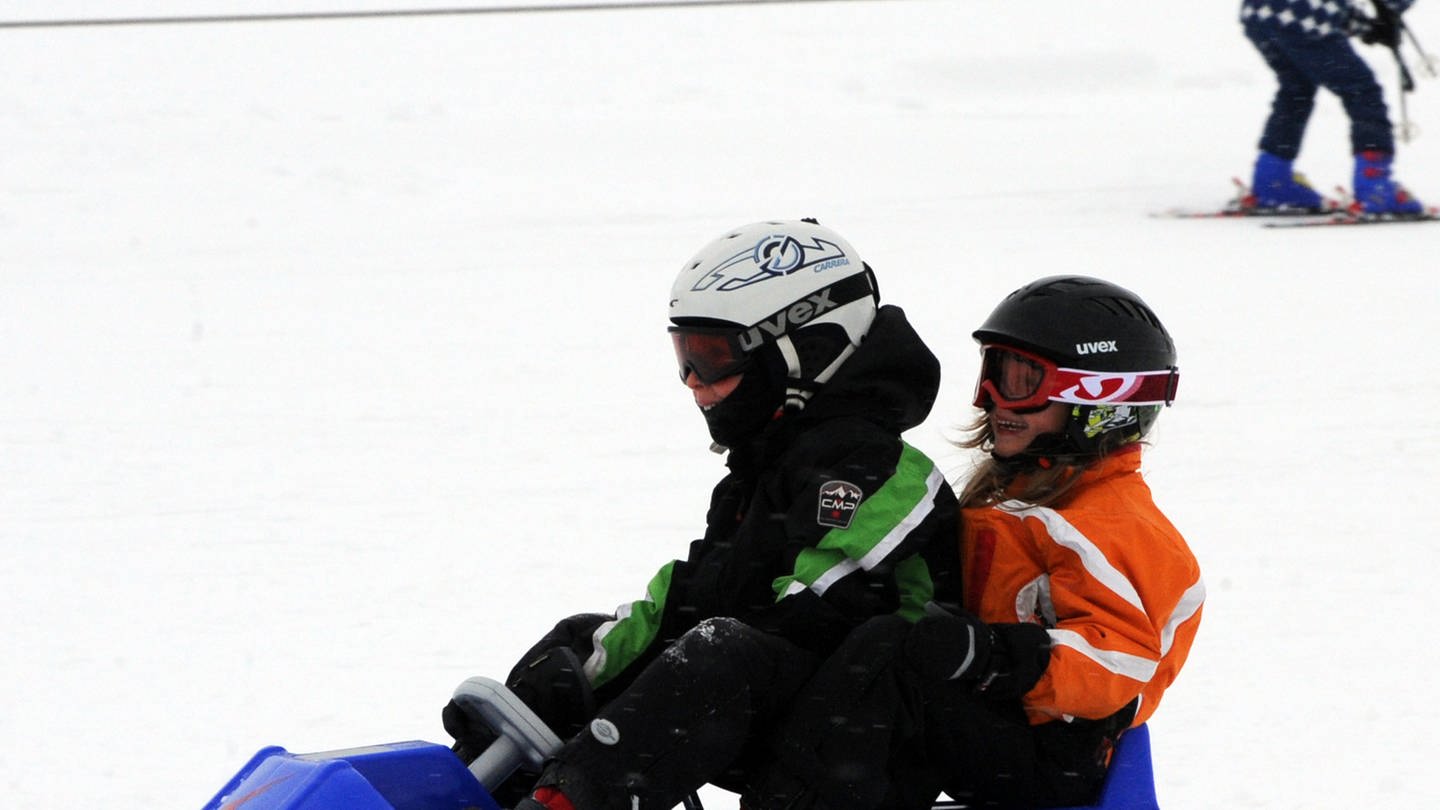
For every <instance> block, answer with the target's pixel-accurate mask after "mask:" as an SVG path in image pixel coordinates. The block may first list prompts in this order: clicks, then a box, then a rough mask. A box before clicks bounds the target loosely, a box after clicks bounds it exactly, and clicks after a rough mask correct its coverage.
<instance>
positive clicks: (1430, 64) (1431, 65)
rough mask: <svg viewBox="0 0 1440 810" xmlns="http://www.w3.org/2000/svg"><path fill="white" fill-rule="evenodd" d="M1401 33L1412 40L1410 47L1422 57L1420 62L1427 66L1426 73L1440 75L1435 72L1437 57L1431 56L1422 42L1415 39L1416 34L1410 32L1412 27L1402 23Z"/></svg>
mask: <svg viewBox="0 0 1440 810" xmlns="http://www.w3.org/2000/svg"><path fill="white" fill-rule="evenodd" d="M1400 32H1401V33H1402V34H1404V35H1405V36H1406V37H1408V38H1409V39H1410V47H1412V48H1414V49H1415V52H1416V53H1417V54H1419V55H1420V62H1421V64H1423V65H1425V72H1426V73H1428V74H1430V75H1431V76H1436V75H1440V74H1437V73H1436V72H1435V57H1433V56H1431V55H1430V54H1429V53H1428V52H1427V51H1426V50H1425V49H1424V48H1423V47H1421V46H1420V40H1418V39H1416V38H1415V32H1414V31H1412V30H1410V26H1408V25H1406V24H1405V23H1404V22H1401V23H1400Z"/></svg>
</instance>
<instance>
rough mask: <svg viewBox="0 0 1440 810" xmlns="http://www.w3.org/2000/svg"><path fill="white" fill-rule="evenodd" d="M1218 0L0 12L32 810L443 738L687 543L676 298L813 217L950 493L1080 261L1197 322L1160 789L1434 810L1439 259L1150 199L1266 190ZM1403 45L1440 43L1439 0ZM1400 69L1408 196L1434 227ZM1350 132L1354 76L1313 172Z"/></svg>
mask: <svg viewBox="0 0 1440 810" xmlns="http://www.w3.org/2000/svg"><path fill="white" fill-rule="evenodd" d="M427 5H428V6H434V5H441V4H426V3H423V2H419V0H408V2H406V1H405V0H390V2H379V1H378V0H375V1H372V2H362V0H352V2H347V3H345V4H344V5H341V0H335V2H332V3H321V2H309V3H303V2H293V3H280V2H278V0H276V1H275V2H270V3H249V2H241V1H240V0H231V1H230V2H219V1H218V0H217V1H216V2H208V3H206V2H198V1H197V2H178V0H147V1H146V2H140V0H106V2H99V1H98V0H92V1H90V2H81V1H80V0H72V1H70V2H61V1H59V0H53V1H52V0H47V2H39V0H25V1H22V0H9V1H8V2H0V19H3V20H16V19H38V18H48V17H82V16H86V15H91V14H105V15H108V16H130V15H135V14H141V13H157V12H158V13H164V12H178V13H191V14H194V13H223V12H229V11H236V10H286V11H294V10H327V9H329V10H333V9H336V8H368V9H377V8H384V7H410V8H420V7H426V6H427ZM1235 6H1238V3H1233V0H1232V3H1214V2H1205V1H1204V0H1169V2H1163V3H1162V2H1157V3H1135V2H1117V0H1093V1H1092V2H1087V3H1070V2H1064V1H1063V0H1033V1H1032V2H1028V3H1017V4H1006V3H980V2H965V1H962V0H953V1H951V0H944V1H942V0H910V1H908V2H885V1H876V2H853V3H826V4H804V5H765V6H748V7H726V8H693V9H678V10H677V9H669V10H658V9H649V10H641V11H602V12H586V13H546V14H512V15H503V16H502V15H494V16H450V17H414V18H404V19H367V20H352V21H330V22H303V23H302V22H286V23H270V24H214V25H172V26H140V27H108V28H94V27H91V28H64V29H55V28H52V29H19V30H13V29H12V30H0V76H3V77H4V78H3V80H0V554H3V557H0V561H3V564H0V616H3V625H4V634H5V653H4V657H3V663H0V694H3V703H0V796H3V797H4V798H3V799H0V804H3V805H4V806H6V807H17V808H48V807H87V806H91V807H93V806H104V807H107V808H118V809H121V810H123V809H125V808H152V807H198V806H200V805H201V804H203V803H204V802H205V801H206V800H208V799H209V798H210V797H211V795H212V794H213V793H214V792H215V791H216V790H218V789H219V787H220V786H221V785H222V784H223V783H224V782H225V781H226V780H227V779H228V778H229V777H230V776H231V775H232V774H233V773H234V772H235V771H236V770H237V769H238V768H239V767H240V766H241V765H242V764H243V763H244V762H245V760H246V759H248V758H249V757H250V756H251V754H253V753H254V752H255V751H256V750H257V749H259V748H260V747H262V746H265V745H269V744H278V745H283V746H285V747H286V748H288V749H289V750H291V751H296V752H312V751H324V750H329V749H335V748H345V747H352V746H357V745H366V744H372V743H380V742H387V741H396V740H408V739H427V740H432V741H437V742H448V738H447V737H446V736H445V734H444V732H443V730H442V729H441V727H440V722H439V711H440V707H441V706H442V705H443V704H444V703H445V701H446V699H447V698H448V696H449V694H450V692H451V690H452V689H453V688H454V687H455V685H456V684H458V683H459V682H460V681H462V680H463V679H464V678H466V677H468V676H471V675H491V676H493V677H503V675H504V673H505V672H506V671H507V670H508V668H509V666H510V664H511V663H512V662H513V660H514V659H515V658H516V656H518V655H519V654H520V653H521V652H522V651H523V650H524V648H525V647H527V646H528V645H529V644H530V643H531V641H532V640H533V639H535V638H536V637H538V636H539V635H540V634H541V633H543V632H544V631H545V630H546V629H548V628H549V627H550V625H551V624H552V623H553V621H554V620H556V619H558V618H560V617H562V616H565V615H567V614H570V613H574V612H580V611H593V610H610V609H612V608H613V607H614V606H615V605H617V604H619V603H621V602H624V601H628V600H630V599H633V598H637V597H639V596H640V595H642V594H643V589H644V585H645V583H646V582H647V581H648V579H649V577H650V576H651V574H652V573H653V572H654V570H655V569H656V568H658V567H659V566H660V565H661V564H662V563H664V562H665V561H666V560H668V559H670V558H671V557H673V556H683V554H684V551H685V548H686V544H687V543H688V541H689V540H690V539H692V538H693V537H695V536H697V535H698V533H699V532H700V531H701V528H702V525H703V516H704V510H705V504H706V500H707V497H708V494H709V489H710V486H711V485H712V484H713V483H714V481H716V480H717V479H718V478H719V477H720V476H721V475H722V473H723V467H722V460H721V458H720V457H718V456H715V455H712V454H711V453H709V452H708V450H707V449H706V445H707V439H706V436H705V431H704V426H703V423H702V421H701V419H700V417H699V416H698V414H697V413H696V412H695V407H694V405H693V404H692V403H691V401H690V397H689V395H688V394H687V392H686V391H685V390H684V389H683V388H682V387H681V386H680V385H679V384H678V383H677V381H676V375H675V369H674V360H673V356H672V353H671V350H670V346H669V341H668V340H667V339H666V337H665V332H664V327H665V323H666V302H667V293H668V291H669V286H670V282H671V279H672V278H673V275H674V273H675V272H676V271H677V270H678V269H679V267H680V265H681V263H682V262H683V261H684V260H685V259H686V258H688V257H689V256H690V255H691V253H693V252H694V251H695V250H696V249H698V248H699V247H700V246H701V245H703V244H705V243H706V242H708V241H709V240H710V239H711V238H713V237H715V236H717V235H719V234H720V233H721V232H723V231H724V230H726V229H727V228H730V227H732V226H736V225H740V224H744V223H748V222H753V221H757V220H761V219H770V218H798V217H801V216H815V217H819V218H820V219H821V221H822V222H824V223H825V224H827V225H829V226H831V227H833V228H835V229H836V230H837V231H839V232H840V233H842V234H843V235H845V236H846V237H847V238H848V239H849V240H850V241H851V242H853V243H854V244H855V245H856V246H857V248H858V249H859V250H860V252H861V254H862V255H863V256H864V257H865V258H866V259H867V260H868V261H869V262H870V263H871V264H872V265H873V266H874V267H875V268H876V271H877V272H878V274H879V277H880V281H881V287H882V292H883V293H884V296H885V299H886V301H887V302H889V303H894V304H898V305H900V306H902V307H904V308H905V309H906V311H907V312H908V314H909V316H910V318H911V319H912V320H913V322H914V323H915V325H916V327H917V328H918V329H919V331H920V332H921V334H922V335H924V336H925V337H926V338H927V339H928V341H929V342H930V344H931V345H932V346H933V347H934V349H935V350H936V352H937V354H939V355H940V356H941V358H942V360H943V362H944V367H945V378H944V382H943V391H942V396H941V399H940V401H939V402H938V403H937V406H936V408H935V411H934V413H933V414H932V416H931V417H930V419H929V420H928V421H927V422H926V423H925V424H924V425H923V426H921V427H919V428H917V429H915V430H914V431H912V432H911V433H910V434H908V438H909V439H910V441H911V442H912V443H914V444H916V445H917V446H919V447H921V448H922V449H924V450H926V451H927V452H929V453H931V454H932V455H933V456H935V457H936V458H937V459H939V460H940V461H941V463H942V464H943V465H944V467H945V468H946V469H947V470H948V471H949V472H950V474H951V477H952V479H958V478H961V477H963V476H964V474H965V472H966V470H967V469H968V465H969V463H970V461H969V459H968V458H967V456H965V455H964V454H962V453H960V452H959V451H957V450H954V449H953V448H952V447H951V445H950V444H949V443H948V440H947V439H948V437H949V436H951V435H953V427H954V426H955V425H957V424H958V423H960V422H962V421H964V420H966V419H967V418H969V416H970V413H971V411H970V409H969V406H968V400H969V396H970V393H971V390H972V384H973V383H972V381H973V377H974V374H975V371H976V365H977V364H976V360H977V354H976V351H975V346H974V344H973V342H972V340H971V339H970V336H969V334H970V331H971V330H972V329H973V328H974V327H975V326H976V325H978V323H979V322H980V321H981V319H983V317H984V316H985V315H986V314H987V313H988V312H989V310H990V309H991V308H992V307H993V306H994V305H995V304H996V303H997V302H998V301H999V300H1000V298H1001V297H1002V296H1003V295H1004V294H1006V293H1007V292H1009V291H1010V290H1012V289H1014V288H1016V287H1018V286H1020V285H1021V284H1023V283H1025V282H1027V281H1030V280H1032V279H1034V278H1037V277H1040V276H1044V275H1049V274H1054V273H1086V274H1092V275H1099V276H1102V277H1105V278H1108V279H1110V280H1113V281H1115V282H1118V283H1120V284H1123V285H1125V286H1128V287H1130V288H1132V289H1134V290H1136V291H1137V292H1139V293H1140V294H1141V295H1143V296H1144V297H1145V298H1146V299H1147V300H1148V301H1149V302H1150V303H1151V304H1152V305H1153V306H1154V308H1155V309H1156V310H1157V311H1158V312H1159V313H1160V315H1161V317H1162V318H1163V319H1164V321H1165V322H1166V324H1167V326H1168V327H1169V328H1170V330H1171V332H1172V333H1173V334H1174V336H1175V339H1176V341H1177V343H1178V345H1179V350H1180V365H1181V368H1182V374H1183V381H1182V384H1181V387H1180V398H1179V401H1178V402H1177V404H1176V405H1175V407H1174V408H1172V409H1170V410H1169V411H1167V412H1166V413H1165V415H1164V416H1163V418H1162V419H1161V421H1160V423H1159V427H1158V429H1157V431H1156V433H1155V435H1154V440H1155V446H1154V448H1153V449H1152V450H1151V451H1150V452H1149V453H1148V455H1147V457H1146V468H1147V475H1148V479H1149V481H1150V483H1151V485H1152V487H1153V488H1154V490H1155V493H1156V497H1157V499H1158V501H1159V502H1160V504H1161V505H1162V507H1163V508H1164V509H1165V510H1166V511H1167V512H1168V513H1169V515H1170V516H1171V517H1172V519H1173V520H1174V522H1175V523H1176V524H1177V525H1178V526H1179V527H1180V528H1181V530H1182V531H1183V532H1184V533H1185V535H1186V536H1187V538H1188V539H1189V541H1190V543H1191V545H1192V546H1193V548H1194V550H1195V552H1196V554H1197V555H1198V556H1199V558H1200V560H1201V562H1202V564H1203V566H1204V569H1205V574H1206V578H1207V582H1208V584H1209V601H1208V603H1207V605H1206V610H1205V619H1204V624H1203V626H1202V628H1201V631H1200V636H1199V639H1198V641H1197V643H1196V645H1195V648H1194V651H1193V655H1192V656H1191V659H1190V663H1189V665H1188V667H1187V668H1186V670H1185V672H1184V673H1183V674H1182V676H1181V678H1180V680H1179V681H1178V682H1177V683H1176V685H1175V686H1174V687H1173V688H1172V689H1171V690H1170V692H1169V693H1168V695H1167V697H1166V700H1165V704H1164V705H1163V706H1162V707H1161V709H1160V711H1159V713H1158V714H1157V715H1156V717H1155V718H1154V720H1153V722H1152V724H1151V725H1152V729H1153V732H1154V744H1155V767H1156V771H1157V776H1156V780H1157V784H1158V789H1159V794H1160V797H1161V800H1162V803H1163V805H1164V806H1165V807H1166V808H1167V810H1185V809H1187V808H1195V809H1196V810H1200V809H1201V808H1204V809H1207V810H1209V809H1212V808H1232V809H1238V808H1247V809H1248V808H1266V809H1267V810H1280V809H1281V808H1306V810H1309V809H1310V808H1328V807H1334V808H1343V807H1358V806H1383V807H1397V808H1421V807H1431V806H1434V805H1435V803H1436V800H1437V799H1440V787H1437V783H1436V780H1435V779H1434V763H1435V760H1436V755H1437V753H1440V745H1437V743H1436V742H1435V739H1436V737H1435V730H1436V728H1437V727H1440V710H1437V708H1436V704H1435V703H1434V702H1433V701H1431V700H1430V699H1429V698H1428V697H1427V696H1428V695H1429V694H1430V687H1429V686H1427V684H1433V683H1434V682H1435V678H1436V674H1435V673H1436V666H1437V664H1440V656H1437V653H1436V651H1435V650H1436V648H1435V645H1434V644H1432V643H1430V642H1427V641H1425V632H1426V631H1425V630H1424V628H1425V627H1426V626H1427V625H1425V623H1424V621H1425V616H1426V615H1428V614H1426V613H1425V612H1424V611H1425V610H1427V609H1428V608H1426V607H1425V606H1426V605H1428V604H1430V603H1431V601H1432V599H1433V593H1434V586H1433V580H1434V577H1435V575H1436V571H1437V570H1440V542H1437V539H1436V537H1435V535H1436V534H1437V531H1440V521H1437V519H1436V516H1435V514H1436V513H1435V511H1434V505H1435V502H1436V497H1437V493H1440V473H1437V472H1436V469H1437V468H1436V465H1435V462H1434V459H1435V457H1436V455H1437V453H1440V412H1437V409H1436V405H1435V399H1436V394H1437V393H1440V359H1437V358H1440V353H1437V352H1436V351H1435V348H1434V346H1435V343H1436V340H1437V338H1440V327H1437V324H1436V314H1435V313H1436V308H1437V305H1440V261H1437V259H1436V256H1437V253H1440V227H1437V226H1428V225H1420V226H1410V225H1406V226H1394V227H1391V226H1384V227H1373V228H1348V229H1345V228H1332V229H1326V230H1309V231H1289V232H1285V231H1271V230H1265V229H1263V228H1261V227H1260V226H1259V225H1258V224H1257V223H1255V222H1243V221H1240V222H1236V221H1225V222H1214V221H1200V222H1194V221H1190V222H1179V221H1167V220H1160V219H1153V218H1148V217H1147V216H1146V214H1147V212H1149V211H1154V210H1157V209H1161V208H1165V207H1168V206H1173V205H1189V206H1196V207H1203V206H1212V205H1219V204H1220V203H1222V202H1223V201H1224V200H1225V199H1226V198H1227V197H1228V196H1229V193H1230V186H1229V178H1230V177H1231V176H1232V175H1236V174H1240V175H1244V174H1248V170H1249V166H1250V163H1251V161H1252V159H1253V156H1254V149H1255V141H1256V139H1257V137H1258V134H1259V130H1260V125H1261V120H1262V117H1263V115H1264V114H1265V112H1266V110H1267V109H1268V105H1269V98H1270V95H1271V93H1272V91H1273V86H1274V85H1273V80H1272V78H1271V76H1270V74H1269V72H1268V71H1267V70H1266V69H1265V67H1264V66H1263V65H1262V63H1261V62H1260V59H1259V57H1258V56H1257V55H1256V54H1255V53H1254V52H1253V51H1252V49H1251V47H1250V45H1249V44H1248V43H1247V42H1246V41H1245V40H1244V39H1243V37H1242V36H1241V35H1240V29H1239V25H1238V23H1236V21H1235V13H1236V11H1237V9H1236V8H1235ZM1407 19H1408V21H1409V22H1410V23H1411V25H1412V26H1413V28H1414V30H1415V32H1416V33H1417V34H1418V35H1420V38H1421V40H1422V41H1424V40H1425V39H1427V38H1428V39H1430V40H1432V41H1433V42H1432V43H1427V44H1431V45H1432V47H1440V5H1436V4H1425V3H1421V4H1419V6H1418V7H1416V8H1415V9H1414V10H1413V11H1412V12H1411V13H1410V14H1409V15H1408V17H1407ZM1365 56H1366V58H1368V59H1370V60H1371V61H1372V63H1373V64H1374V65H1375V66H1376V67H1377V70H1378V72H1379V75H1380V76H1381V78H1382V80H1383V81H1384V83H1385V84H1386V87H1387V92H1388V93H1389V98H1390V99H1391V106H1392V109H1395V104H1394V98H1395V96H1394V90H1395V85H1396V81H1395V68H1394V63H1393V61H1391V60H1390V58H1389V54H1388V53H1386V52H1383V51H1375V50H1366V51H1365ZM1412 67H1415V68H1417V70H1416V72H1417V74H1418V73H1420V71H1419V70H1418V64H1416V63H1415V62H1413V61H1412ZM1421 78H1422V84H1421V87H1420V89H1419V91H1418V92H1416V93H1415V94H1413V95H1412V96H1410V98H1409V107H1410V115H1411V117H1412V118H1413V119H1414V120H1415V121H1416V122H1417V123H1418V124H1420V125H1421V126H1422V127H1425V126H1427V125H1428V126H1429V129H1430V132H1429V133H1428V134H1424V133H1422V135H1421V137H1419V139H1418V140H1416V141H1415V142H1413V143H1411V144H1409V145H1406V146H1403V147H1402V150H1401V154H1400V158H1399V162H1398V170H1399V176H1400V178H1401V179H1402V180H1403V181H1404V182H1406V183H1407V184H1408V185H1410V186H1411V187H1412V188H1413V189H1414V190H1415V191H1416V192H1417V193H1418V194H1419V195H1420V196H1421V197H1422V198H1424V199H1427V200H1428V201H1430V202H1440V82H1436V81H1434V80H1427V79H1425V78H1424V77H1421ZM1345 133H1346V124H1345V119H1344V115H1343V112H1342V111H1341V109H1340V106H1339V105H1338V103H1336V101H1335V99H1334V98H1333V97H1331V96H1328V95H1322V98H1321V101H1320V103H1319V106H1318V108H1317V110H1316V113H1315V117H1314V121H1313V124H1312V126H1311V130H1310V135H1309V138H1308V139H1307V141H1306V145H1305V149H1304V152H1303V153H1302V155H1301V160H1300V164H1299V166H1300V168H1301V169H1302V170H1304V171H1306V172H1308V173H1309V175H1310V176H1311V177H1312V178H1313V179H1314V180H1315V181H1316V183H1317V185H1320V186H1322V187H1325V188H1329V187H1331V186H1333V185H1335V184H1338V183H1346V182H1348V172H1349V156H1348V145H1347V141H1346V135H1345ZM1417 611H1418V613H1417ZM1417 617H1418V618H1417ZM1417 622H1418V623H1419V624H1418V625H1417V624H1416V623H1417ZM705 798H706V801H707V803H708V804H709V805H710V806H711V807H712V810H713V809H714V808H720V809H721V810H723V808H727V807H733V806H734V804H733V802H734V797H732V796H730V795H729V794H725V793H722V792H719V791H716V790H714V789H708V790H707V791H706V794H705Z"/></svg>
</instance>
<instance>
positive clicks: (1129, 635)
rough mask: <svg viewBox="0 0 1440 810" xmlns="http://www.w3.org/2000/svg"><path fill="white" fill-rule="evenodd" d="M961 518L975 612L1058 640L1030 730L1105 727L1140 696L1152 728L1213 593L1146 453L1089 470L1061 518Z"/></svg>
mask: <svg viewBox="0 0 1440 810" xmlns="http://www.w3.org/2000/svg"><path fill="white" fill-rule="evenodd" d="M963 515H964V518H963V530H962V539H961V553H962V555H963V558H964V562H965V572H966V573H965V607H966V608H967V609H968V610H970V611H972V612H974V613H975V614H977V615H978V616H979V617H980V618H981V619H984V620H985V621H988V622H1037V623H1040V624H1042V625H1044V627H1045V628H1046V629H1047V630H1048V631H1049V633H1050V640H1051V644H1052V645H1053V646H1052V647H1051V653H1050V664H1049V666H1048V667H1047V668H1046V670H1045V674H1044V675H1043V676H1041V678H1040V681H1039V682H1038V683H1037V684H1036V685H1035V687H1034V688H1033V689H1031V690H1030V692H1029V693H1027V694H1026V695H1025V707H1026V710H1027V711H1028V712H1029V715H1030V720H1031V722H1033V723H1040V722H1045V721H1048V720H1054V719H1067V718H1071V717H1086V718H1101V717H1106V716H1108V715H1110V714H1113V713H1115V712H1117V711H1119V710H1120V709H1122V708H1124V707H1125V705H1126V704H1128V703H1129V702H1130V701H1132V700H1134V699H1135V698H1136V697H1137V696H1139V697H1140V699H1141V700H1140V708H1139V711H1138V713H1137V714H1136V717H1135V721H1134V724H1135V725H1139V724H1140V723H1143V722H1145V720H1146V719H1148V718H1149V717H1150V715H1151V714H1152V713H1153V712H1154V711H1155V707H1156V706H1158V705H1159V703H1160V696H1161V695H1162V694H1163V693H1164V691H1165V689H1166V687H1168V686H1169V685H1170V683H1171V682H1172V681H1174V680H1175V676H1176V674H1178V673H1179V671H1180V667H1181V666H1182V665H1183V664H1184V663H1185V658H1186V656H1187V655H1188V654H1189V652H1190V645H1191V643H1192V642H1193V641H1194V638H1195V630H1196V628H1197V627H1198V626H1199V624H1200V614H1201V607H1202V605H1203V604H1204V601H1205V586H1204V583H1203V581H1202V580H1201V578H1200V566H1199V563H1197V562H1196V560H1195V556H1194V555H1193V554H1192V553H1191V552H1190V548H1189V547H1188V546H1187V545H1186V544H1185V540H1184V538H1182V537H1181V536H1180V533H1179V532H1178V531H1176V530H1175V527H1174V526H1173V525H1171V524H1170V521H1169V520H1167V519H1166V517H1165V515H1164V514H1162V513H1161V512H1160V510H1159V509H1158V508H1157V507H1156V506H1155V503H1154V500H1153V499H1152V498H1151V495H1150V488H1149V487H1148V486H1147V485H1146V484H1145V481H1144V479H1143V478H1142V477H1141V475H1140V447H1139V446H1138V445H1136V446H1134V447H1132V448H1127V449H1125V450H1123V451H1121V452H1119V453H1116V454H1114V455H1112V456H1110V457H1109V458H1107V459H1105V460H1104V461H1102V462H1100V463H1099V464H1097V465H1096V466H1095V468H1093V469H1091V470H1087V471H1086V472H1085V473H1084V475H1083V477H1082V479H1081V481H1080V483H1079V485H1078V486H1077V487H1076V489H1074V490H1072V492H1071V494H1070V495H1069V496H1068V497H1067V499H1066V500H1064V501H1063V502H1061V503H1060V504H1059V505H1058V506H1053V507H1043V506H1032V505H1030V504H1026V503H1022V502H1020V501H1013V500H1012V501H1007V502H1004V503H1000V504H997V505H994V506H987V507H979V508H970V509H965V510H963Z"/></svg>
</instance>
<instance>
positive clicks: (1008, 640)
mask: <svg viewBox="0 0 1440 810" xmlns="http://www.w3.org/2000/svg"><path fill="white" fill-rule="evenodd" d="M905 658H906V660H907V661H909V662H910V665H911V666H913V667H914V668H915V669H916V670H917V671H918V672H919V673H920V674H921V676H922V677H925V678H927V679H929V680H935V681H945V680H953V681H960V682H962V683H967V684H971V685H972V686H973V688H974V689H975V691H976V692H980V693H983V694H985V695H987V696H988V697H991V698H994V699H998V700H1007V699H1016V698H1019V697H1020V696H1021V695H1024V694H1025V693H1026V692H1029V691H1030V690H1031V689H1032V688H1033V687H1034V686H1035V683H1036V682H1037V681H1039V680H1040V676H1041V675H1043V674H1045V668H1046V667H1047V666H1049V664H1050V634H1049V633H1047V632H1046V631H1045V628H1043V627H1041V626H1040V625H1038V624H1031V623H1028V622H1024V623H1013V624H987V623H985V622H982V621H980V619H979V618H977V617H975V616H973V615H971V614H969V613H965V612H963V611H960V612H956V613H931V614H929V615H927V616H925V617H924V618H922V619H921V620H920V621H918V622H916V623H915V625H914V626H913V627H912V628H910V635H909V636H908V637H907V638H906V639H905Z"/></svg>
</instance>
